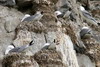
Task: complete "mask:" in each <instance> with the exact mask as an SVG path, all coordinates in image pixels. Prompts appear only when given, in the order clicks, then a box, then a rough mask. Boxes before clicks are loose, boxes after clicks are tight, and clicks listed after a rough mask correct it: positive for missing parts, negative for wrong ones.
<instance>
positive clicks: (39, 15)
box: [21, 11, 43, 22]
mask: <svg viewBox="0 0 100 67" xmlns="http://www.w3.org/2000/svg"><path fill="white" fill-rule="evenodd" d="M42 17H43V12H41V11H37V12H36V13H35V14H34V15H32V16H31V15H29V14H26V15H25V16H24V17H23V19H22V20H21V22H24V21H27V22H30V21H39V20H40V19H41V18H42Z"/></svg>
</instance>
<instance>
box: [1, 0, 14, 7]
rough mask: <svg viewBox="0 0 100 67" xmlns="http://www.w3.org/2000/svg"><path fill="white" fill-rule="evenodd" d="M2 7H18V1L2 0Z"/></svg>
mask: <svg viewBox="0 0 100 67" xmlns="http://www.w3.org/2000/svg"><path fill="white" fill-rule="evenodd" d="M0 5H4V6H15V5H16V1H15V0H0Z"/></svg>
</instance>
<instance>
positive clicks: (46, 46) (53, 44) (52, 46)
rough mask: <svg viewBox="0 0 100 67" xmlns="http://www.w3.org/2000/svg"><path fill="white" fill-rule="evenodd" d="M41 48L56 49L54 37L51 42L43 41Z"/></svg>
mask: <svg viewBox="0 0 100 67" xmlns="http://www.w3.org/2000/svg"><path fill="white" fill-rule="evenodd" d="M42 49H56V43H55V39H54V41H53V42H52V43H45V44H44V45H43V48H42Z"/></svg>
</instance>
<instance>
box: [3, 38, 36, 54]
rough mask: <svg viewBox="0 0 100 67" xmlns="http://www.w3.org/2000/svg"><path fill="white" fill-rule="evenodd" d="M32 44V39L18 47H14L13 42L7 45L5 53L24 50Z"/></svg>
mask: <svg viewBox="0 0 100 67" xmlns="http://www.w3.org/2000/svg"><path fill="white" fill-rule="evenodd" d="M33 44H34V41H33V40H32V41H31V42H30V43H29V44H28V45H24V46H20V47H15V46H14V45H13V44H11V45H9V46H8V47H7V49H6V51H5V55H6V54H8V53H12V52H22V51H24V50H25V49H26V48H28V47H30V46H31V45H33Z"/></svg>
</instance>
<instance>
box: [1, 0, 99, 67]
mask: <svg viewBox="0 0 100 67" xmlns="http://www.w3.org/2000/svg"><path fill="white" fill-rule="evenodd" d="M1 1H3V0H1ZM1 1H0V2H1ZM92 3H93V4H92ZM80 4H81V5H83V6H84V7H85V9H86V10H89V12H91V13H92V14H93V16H94V17H95V18H97V21H100V20H99V19H100V17H99V16H100V15H99V14H98V13H99V10H98V9H99V6H98V5H97V4H98V3H96V2H94V1H91V0H84V1H83V0H16V5H15V6H17V7H13V8H11V7H10V8H8V7H7V6H9V5H6V6H0V9H1V11H0V22H1V23H0V31H1V35H0V37H1V38H0V44H1V45H0V48H1V50H0V54H1V55H0V62H2V66H3V67H20V66H22V67H25V65H26V67H47V66H48V67H88V66H89V67H96V66H97V67H99V66H100V59H99V56H100V42H99V41H100V38H99V37H100V35H99V33H100V30H99V28H100V27H99V26H95V25H91V24H89V23H87V21H85V20H84V19H83V18H82V16H81V15H80V13H79V6H80ZM91 4H92V6H90V5H91ZM94 5H95V6H94ZM92 7H93V9H92ZM94 8H95V9H94ZM18 10H20V11H18ZM38 10H39V11H42V12H43V17H42V18H41V19H40V21H30V22H27V21H25V22H21V19H22V18H23V17H24V14H26V13H29V14H34V13H35V12H36V11H38ZM55 10H61V11H63V10H66V11H69V12H70V14H69V15H68V17H64V18H61V17H59V18H57V16H56V15H55V14H54V12H55ZM95 12H97V14H95ZM84 26H88V27H90V28H91V29H92V32H93V35H94V36H93V37H91V38H89V39H81V38H80V30H81V28H82V27H84ZM31 40H34V44H33V45H32V46H31V47H29V48H27V49H26V50H25V54H23V52H22V53H12V54H9V55H4V54H3V53H4V51H5V49H6V47H7V46H8V45H9V44H10V43H13V44H14V45H15V46H17V47H18V46H22V45H26V44H29V42H30V41H31ZM54 40H55V48H56V49H42V48H43V46H44V44H45V43H52V42H53V41H54ZM51 45H52V44H51ZM75 50H76V51H75ZM27 61H28V62H27ZM86 61H88V63H87V62H86ZM8 63H9V64H8ZM5 65H7V66H5ZM27 65H28V66H27Z"/></svg>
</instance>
